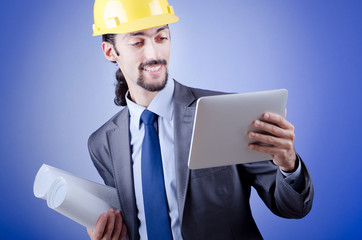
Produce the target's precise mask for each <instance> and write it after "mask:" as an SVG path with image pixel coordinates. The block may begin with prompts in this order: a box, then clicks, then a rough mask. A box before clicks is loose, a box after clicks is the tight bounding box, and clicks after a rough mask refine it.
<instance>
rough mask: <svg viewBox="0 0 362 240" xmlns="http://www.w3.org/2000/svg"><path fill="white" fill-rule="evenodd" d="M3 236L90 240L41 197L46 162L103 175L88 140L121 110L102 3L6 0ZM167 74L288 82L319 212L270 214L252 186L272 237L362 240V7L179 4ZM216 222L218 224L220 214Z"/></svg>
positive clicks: (227, 85) (236, 88) (291, 113)
mask: <svg viewBox="0 0 362 240" xmlns="http://www.w3.org/2000/svg"><path fill="white" fill-rule="evenodd" d="M1 3H2V4H1V8H0V23H1V29H0V31H1V38H0V58H1V64H0V67H1V71H0V79H1V81H0V84H1V88H0V106H1V118H0V123H1V125H0V126H1V128H0V131H1V132H0V136H1V141H0V148H1V163H0V164H1V165H0V167H1V168H0V169H1V170H0V171H1V175H0V177H1V181H0V182H1V198H0V199H1V204H0V213H1V220H0V221H1V222H0V239H54V240H56V239H87V234H86V231H85V229H84V228H83V227H82V226H80V225H78V224H77V223H75V222H73V221H71V220H69V219H67V218H65V217H63V216H62V215H60V214H58V213H56V212H55V211H52V210H51V209H49V208H48V207H47V205H46V202H45V201H43V200H40V199H37V198H35V197H34V196H33V192H32V189H33V181H34V177H35V175H36V172H37V170H38V169H39V167H40V166H41V164H42V163H47V164H49V165H53V166H55V167H58V168H62V169H64V170H67V171H70V172H72V173H74V174H77V175H79V176H82V177H85V178H88V179H91V180H94V181H97V182H102V180H101V179H100V177H99V176H98V174H97V172H96V170H95V168H94V167H93V165H92V163H91V161H90V157H89V155H88V150H87V139H88V136H89V135H90V134H91V133H92V132H93V131H94V130H96V129H97V128H98V127H99V126H100V125H101V124H102V123H104V122H105V121H106V120H107V119H109V118H110V117H111V116H112V115H113V114H115V113H116V112H117V111H118V110H119V108H117V107H116V106H114V105H113V97H114V93H113V92H114V82H115V80H114V72H115V71H116V66H115V65H113V64H111V63H108V62H107V61H106V60H105V59H104V57H103V55H102V52H101V49H100V42H101V39H100V37H91V34H92V32H91V24H92V23H93V19H92V14H93V1H69V0H64V1H39V0H38V1H37V0H34V1H16V0H13V1H10V0H4V1H2V2H1ZM170 4H171V5H173V6H174V8H175V11H176V14H177V15H178V16H179V17H180V21H179V22H178V23H175V24H172V25H171V30H172V54H171V55H172V56H171V63H170V73H171V74H172V75H173V76H174V77H175V78H176V79H177V80H179V81H180V82H182V83H184V84H186V85H191V86H195V87H201V88H208V89H214V90H221V91H231V92H247V91H256V90H266V89H275V88H287V89H288V90H289V99H288V106H287V107H288V116H287V118H288V119H289V120H290V121H291V122H292V123H293V124H294V125H295V127H296V136H297V138H296V142H295V144H296V148H297V151H298V152H299V153H300V154H301V155H302V157H303V159H304V160H305V161H306V163H307V165H308V167H309V169H310V172H311V174H312V177H313V180H314V185H315V201H314V205H313V209H312V211H311V212H310V214H309V215H308V216H307V217H305V218H304V219H301V220H287V219H281V218H279V217H276V216H274V215H273V214H272V213H270V211H269V210H268V209H267V208H266V207H265V206H264V205H263V203H262V202H261V201H260V200H259V198H258V197H257V196H256V194H255V192H253V196H252V199H251V203H252V208H253V213H254V217H255V220H256V222H257V224H258V226H259V228H260V231H261V232H262V234H263V236H264V237H265V239H277V238H280V237H281V236H288V235H289V236H293V239H361V238H362V228H361V227H360V225H361V222H362V206H361V196H362V194H361V190H362V187H361V177H360V173H361V170H362V169H361V168H362V163H361V162H362V160H361V154H360V149H361V147H362V144H361V143H362V141H361V138H360V137H361V133H362V131H361V127H360V123H359V121H360V119H361V117H362V116H361V115H362V114H361V104H362V101H361V100H362V97H361V85H362V84H361V80H362V79H361V76H362V27H361V26H362V24H361V20H362V17H361V12H362V1H334V0H330V1H311V0H305V1H287V0H284V1H282V0H277V1H260V0H256V1H250V0H249V1H246V0H245V1H236V0H225V1H175V0H170ZM217 220H218V219H215V221H217Z"/></svg>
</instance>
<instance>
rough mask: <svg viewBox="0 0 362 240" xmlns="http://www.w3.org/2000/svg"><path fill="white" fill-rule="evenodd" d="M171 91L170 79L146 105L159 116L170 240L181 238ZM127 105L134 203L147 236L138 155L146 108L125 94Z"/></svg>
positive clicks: (143, 232) (159, 135) (139, 155)
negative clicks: (142, 121) (171, 239)
mask: <svg viewBox="0 0 362 240" xmlns="http://www.w3.org/2000/svg"><path fill="white" fill-rule="evenodd" d="M173 92H174V80H173V79H172V78H169V80H168V81H167V83H166V86H165V88H164V89H163V90H161V91H160V92H159V93H158V94H157V95H156V96H155V98H154V99H153V100H152V102H151V103H150V105H149V106H148V108H147V109H148V110H150V111H151V112H153V113H155V114H157V115H158V121H157V123H158V137H159V140H160V147H161V156H162V166H163V175H164V181H165V189H166V195H167V203H168V209H169V217H170V220H171V230H172V235H173V239H177V240H178V239H180V240H181V239H182V237H181V229H180V220H179V213H178V204H177V196H176V172H175V153H174V135H173ZM126 101H127V106H128V109H129V112H130V133H131V149H132V164H133V165H132V166H133V178H134V189H135V195H136V204H137V209H138V215H137V217H138V219H139V221H140V227H139V234H140V237H141V239H147V228H146V224H147V223H146V220H145V213H144V205H143V193H142V176H141V156H142V141H143V137H144V133H145V131H144V127H143V124H141V123H140V117H141V114H142V112H143V111H144V110H145V109H146V108H145V107H143V106H140V105H137V104H136V103H134V102H132V101H131V100H130V99H129V98H128V93H127V95H126Z"/></svg>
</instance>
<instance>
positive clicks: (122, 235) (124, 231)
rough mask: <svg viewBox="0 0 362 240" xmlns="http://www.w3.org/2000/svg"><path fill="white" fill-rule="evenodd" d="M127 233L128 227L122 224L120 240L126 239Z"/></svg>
mask: <svg viewBox="0 0 362 240" xmlns="http://www.w3.org/2000/svg"><path fill="white" fill-rule="evenodd" d="M126 234H127V228H126V224H124V223H123V224H122V231H121V235H120V236H119V239H120V240H124V239H126Z"/></svg>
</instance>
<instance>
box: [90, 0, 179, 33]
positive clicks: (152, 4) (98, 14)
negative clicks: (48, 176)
mask: <svg viewBox="0 0 362 240" xmlns="http://www.w3.org/2000/svg"><path fill="white" fill-rule="evenodd" d="M177 21H178V17H177V16H176V15H175V13H174V11H173V8H172V6H170V5H168V1H167V0H95V3H94V24H93V36H98V35H103V34H110V33H130V32H135V31H140V30H143V29H148V28H153V27H158V26H162V25H166V24H169V23H173V22H177Z"/></svg>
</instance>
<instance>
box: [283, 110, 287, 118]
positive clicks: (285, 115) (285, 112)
mask: <svg viewBox="0 0 362 240" xmlns="http://www.w3.org/2000/svg"><path fill="white" fill-rule="evenodd" d="M286 117H287V109H285V111H284V118H286Z"/></svg>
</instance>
